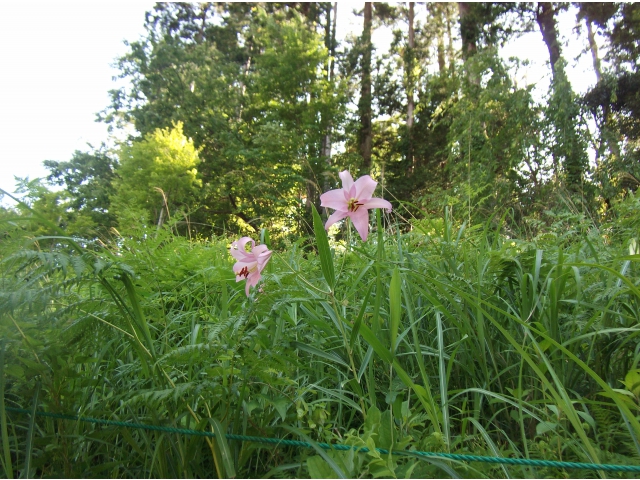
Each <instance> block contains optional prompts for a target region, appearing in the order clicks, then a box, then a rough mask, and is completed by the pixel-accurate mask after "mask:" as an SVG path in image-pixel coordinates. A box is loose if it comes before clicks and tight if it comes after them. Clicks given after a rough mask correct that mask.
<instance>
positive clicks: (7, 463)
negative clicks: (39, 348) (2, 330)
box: [0, 340, 13, 478]
mask: <svg viewBox="0 0 640 480" xmlns="http://www.w3.org/2000/svg"><path fill="white" fill-rule="evenodd" d="M4 349H5V342H4V340H3V341H2V347H1V348H0V427H1V428H2V453H3V454H4V458H3V460H2V467H3V468H4V471H5V475H6V476H7V478H13V465H12V463H11V450H10V448H9V432H8V429H7V412H6V410H5V405H4V393H5V392H4V389H5V383H4Z"/></svg>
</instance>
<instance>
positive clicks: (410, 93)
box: [407, 2, 415, 129]
mask: <svg viewBox="0 0 640 480" xmlns="http://www.w3.org/2000/svg"><path fill="white" fill-rule="evenodd" d="M413 4H414V2H409V39H408V40H409V46H408V52H407V127H408V128H409V129H410V128H411V127H412V126H413V108H414V105H413V83H414V79H413V68H414V61H413V59H414V47H415V32H414V30H413V18H414V14H413Z"/></svg>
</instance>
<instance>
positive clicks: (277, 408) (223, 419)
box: [0, 202, 640, 478]
mask: <svg viewBox="0 0 640 480" xmlns="http://www.w3.org/2000/svg"><path fill="white" fill-rule="evenodd" d="M626 205H627V206H626V208H627V211H626V212H624V213H623V212H621V213H620V218H628V221H629V222H633V221H635V220H634V219H636V218H638V215H637V211H638V209H637V202H635V203H628V204H626ZM572 223H573V224H575V220H568V221H567V222H566V223H563V222H561V221H558V222H557V226H555V227H553V228H550V229H549V228H548V229H547V232H546V233H545V235H541V236H538V237H537V238H532V239H530V240H525V239H513V238H509V237H508V236H506V235H505V234H504V233H503V232H502V230H501V228H500V227H498V228H496V227H494V226H492V224H491V223H489V222H487V223H485V224H475V225H473V226H469V227H465V226H460V225H459V224H456V223H455V222H454V220H453V218H452V216H451V215H450V213H449V212H447V214H446V215H445V217H444V218H435V219H433V221H432V222H430V223H427V222H425V221H416V222H415V224H414V229H413V230H412V231H411V232H410V233H406V234H400V233H399V232H398V231H397V230H396V227H395V226H394V227H393V229H391V230H388V231H387V232H385V231H383V230H381V229H380V228H381V222H378V228H379V230H378V231H377V232H374V234H373V235H372V236H371V239H370V241H369V243H364V244H363V243H360V242H358V243H357V244H350V243H348V242H347V243H346V244H345V250H343V251H342V253H341V252H340V251H335V250H334V251H331V250H330V248H329V247H328V246H327V245H324V246H322V241H321V240H322V238H323V235H326V234H325V232H324V230H323V229H320V230H318V231H317V232H316V233H317V236H318V235H319V237H318V238H317V240H318V242H319V250H318V255H316V254H314V253H313V252H309V251H306V252H305V251H304V250H303V249H302V248H301V245H302V241H299V242H297V243H291V244H288V245H287V247H286V248H284V249H280V250H278V251H277V252H276V253H275V254H274V256H273V257H272V259H271V262H270V264H269V267H268V268H267V269H266V270H265V272H263V273H264V280H263V282H262V285H261V288H260V289H256V290H255V293H253V294H252V296H251V297H249V298H247V297H246V296H245V293H244V288H243V285H242V284H241V283H236V282H235V278H234V275H233V272H232V269H231V266H232V263H233V259H232V258H231V256H230V255H229V254H228V244H229V241H228V240H226V239H224V238H212V239H210V240H207V241H204V240H198V241H194V240H192V241H189V240H187V239H185V238H184V237H181V236H177V235H175V234H172V233H171V232H170V231H169V230H168V229H160V230H157V229H156V228H155V227H154V226H150V227H140V228H139V229H138V230H130V231H129V234H128V235H127V236H125V237H121V238H120V239H119V241H118V242H117V244H114V245H113V246H111V247H109V248H107V249H95V248H88V247H82V245H81V244H78V243H76V242H74V241H72V240H71V239H65V238H62V237H59V236H58V237H55V238H51V237H49V238H47V237H44V236H41V237H39V238H37V239H35V240H34V239H29V238H24V239H23V240H22V242H21V243H19V242H9V243H7V244H6V247H4V248H3V251H2V254H3V257H2V261H1V263H0V266H1V268H2V270H1V281H2V285H3V287H2V299H1V301H0V305H1V307H0V334H1V336H2V338H3V339H4V345H5V347H4V363H3V369H4V376H3V382H4V383H3V384H2V385H3V388H4V389H5V395H4V399H5V406H9V407H21V408H25V407H26V408H32V407H33V408H36V407H37V409H40V410H46V411H51V412H58V413H71V412H79V413H81V414H82V415H86V416H91V417H98V418H112V419H120V420H130V421H135V422H145V423H150V424H161V425H168V426H176V427H181V428H194V429H207V430H210V431H215V432H217V433H218V434H221V433H222V432H228V433H236V434H243V435H255V436H267V437H278V436H283V435H294V437H295V436H298V437H299V438H303V439H306V438H308V439H310V440H311V441H314V442H315V441H322V442H341V443H346V444H349V445H354V446H367V447H368V448H370V449H373V448H375V447H381V448H386V449H390V448H391V449H395V450H403V449H409V450H411V449H415V450H427V451H436V452H438V451H442V452H451V453H471V454H475V455H490V456H510V455H514V456H518V457H525V458H543V459H553V460H573V461H588V462H597V461H601V462H604V461H612V462H615V463H633V462H634V461H636V459H637V458H638V456H639V455H640V454H639V453H638V452H639V451H638V449H637V448H636V447H635V443H634V438H637V435H638V433H639V431H640V425H639V424H638V421H637V415H638V411H639V408H640V407H639V404H638V400H637V397H636V396H635V392H636V390H637V388H636V387H637V385H636V383H637V382H635V380H634V378H635V377H634V375H636V373H637V372H636V370H637V369H638V363H639V362H640V360H639V359H638V356H637V349H638V338H639V337H638V332H639V331H640V330H639V327H638V326H639V322H640V318H639V317H638V315H637V312H638V311H640V305H639V302H640V284H639V283H638V276H637V270H638V265H637V260H638V258H637V255H635V252H637V249H636V247H635V246H633V245H637V229H636V228H635V227H636V225H635V224H634V223H627V224H624V223H620V224H611V225H606V226H603V227H602V228H600V229H599V228H597V227H595V226H593V225H591V226H590V227H589V228H586V229H585V231H587V232H588V234H587V235H585V233H584V231H583V230H579V229H574V230H572V231H566V230H565V229H566V226H567V225H570V224H572ZM636 223H637V222H636ZM316 224H317V225H319V226H321V222H320V219H319V218H316ZM606 232H610V233H606ZM613 232H615V234H613ZM19 234H20V232H16V233H12V234H11V235H19ZM320 234H322V235H320ZM376 234H377V235H376ZM632 240H635V242H636V243H635V244H633V242H632ZM36 242H37V243H36ZM324 242H325V243H326V237H325V240H324ZM630 244H632V250H631V253H633V255H629V248H630V247H629V245H630ZM330 270H332V272H333V273H331V271H330ZM327 282H329V284H330V285H331V286H332V288H331V291H327V289H326V288H327V287H326V285H327ZM636 376H637V375H636ZM38 388H39V389H40V390H39V394H38V395H37V396H35V394H36V392H37V391H38ZM623 390H627V391H628V394H627V393H621V392H622V391H623ZM34 398H35V399H36V400H33V399H34ZM6 418H7V420H6V425H7V427H6V436H7V438H8V439H9V440H8V442H4V443H6V444H7V445H8V452H9V453H8V458H10V462H8V461H7V460H6V457H7V455H6V452H3V458H4V460H3V462H4V465H5V466H4V468H5V471H7V472H8V468H9V467H8V465H9V464H10V465H11V466H12V468H13V472H14V474H16V475H17V474H19V473H22V470H21V469H22V468H23V465H24V464H25V460H26V459H28V460H29V462H30V468H31V469H32V471H33V473H34V475H40V476H44V475H56V474H64V475H66V476H85V477H87V476H102V475H106V474H108V475H109V476H111V475H113V476H119V477H129V476H132V477H133V476H135V477H139V476H156V477H162V476H173V477H175V476H188V477H191V476H205V475H207V476H212V475H216V476H227V475H233V474H234V473H235V474H236V475H238V476H245V477H248V476H252V477H253V476H264V475H266V474H269V473H270V474H271V475H273V474H275V473H276V472H277V473H278V475H279V476H286V477H288V476H292V477H294V476H295V477H301V476H302V477H306V476H310V477H318V476H323V477H326V476H333V475H336V474H338V473H340V474H344V475H345V476H349V477H356V476H357V477H379V476H385V477H390V476H399V475H401V476H412V477H421V478H424V477H432V476H442V475H449V476H456V475H458V476H464V477H478V476H481V477H484V476H487V477H496V476H500V477H502V476H507V475H508V476H514V475H515V476H520V475H522V476H540V475H542V474H543V473H544V474H545V475H552V476H557V475H558V474H559V472H558V471H556V470H544V471H542V470H535V469H531V468H524V469H523V468H521V467H508V466H490V465H479V464H470V465H464V464H459V463H445V462H440V461H437V460H435V459H432V460H422V459H420V460H419V459H417V458H412V457H401V456H392V455H382V454H379V453H377V452H375V451H373V450H372V451H371V452H370V453H367V454H364V453H355V452H353V451H352V452H326V453H325V452H323V453H324V455H322V456H316V453H314V452H313V451H305V450H300V449H293V448H290V447H264V446H259V445H258V444H252V443H241V442H217V441H216V443H209V444H208V443H207V440H205V439H203V438H201V437H185V436H178V435H173V434H165V433H160V432H144V431H140V430H136V431H134V430H126V429H123V428H112V427H109V428H107V427H100V426H95V425H91V424H83V423H76V422H69V421H64V420H56V421H52V420H48V419H42V418H37V419H36V420H35V424H34V425H33V426H32V427H29V423H28V419H27V418H25V417H22V416H19V415H17V414H14V413H7V415H6ZM604 432H608V433H607V434H604ZM610 436H613V437H615V438H616V439H617V440H616V442H612V441H611V438H612V437H610ZM4 443H3V444H4ZM619 445H625V447H624V448H620V447H619ZM5 450H6V448H5ZM71 458H73V459H74V460H73V461H70V459H71ZM294 465H295V466H294ZM16 472H17V473H16ZM212 472H215V473H212ZM545 472H546V473H545ZM566 473H568V474H571V475H573V474H574V473H575V474H576V475H581V474H582V472H580V471H577V472H566ZM563 474H564V473H563Z"/></svg>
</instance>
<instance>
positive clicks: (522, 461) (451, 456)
mask: <svg viewBox="0 0 640 480" xmlns="http://www.w3.org/2000/svg"><path fill="white" fill-rule="evenodd" d="M5 410H6V411H8V412H15V413H25V414H30V413H31V412H29V410H25V409H23V408H12V407H5ZM36 415H39V416H41V417H51V418H61V419H64V420H75V421H80V422H89V423H95V424H98V425H110V426H114V427H126V428H139V429H144V430H156V431H160V432H167V433H179V434H182V435H197V436H200V437H215V434H214V433H212V432H204V431H200V430H191V429H186V428H174V427H163V426H160V425H147V424H144V423H132V422H119V421H115V420H101V419H99V418H91V417H79V416H76V415H65V414H62V413H48V412H36ZM225 436H226V438H227V439H228V440H238V441H241V442H257V443H270V444H274V445H286V446H292V447H304V448H313V447H312V445H311V444H309V443H308V442H301V441H299V440H287V439H284V438H266V437H252V436H247V435H233V434H230V433H228V434H226V435H225ZM317 445H318V446H319V447H321V448H324V449H326V450H356V451H358V452H363V453H366V452H368V451H369V449H368V448H367V447H356V446H352V445H343V444H339V443H336V444H328V443H321V442H318V443H317ZM376 450H377V451H378V452H379V453H381V454H388V453H392V454H393V455H403V456H411V457H429V458H439V459H447V460H461V461H466V462H484V463H502V464H506V465H528V466H532V467H552V468H577V469H586V470H605V471H609V472H640V466H636V465H611V464H595V463H579V462H557V461H552V460H530V459H526V458H500V457H481V456H479V455H461V454H457V453H436V452H421V451H410V450H397V451H391V452H390V451H389V450H386V449H384V448H376Z"/></svg>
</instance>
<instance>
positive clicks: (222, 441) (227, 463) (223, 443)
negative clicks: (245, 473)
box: [210, 418, 236, 478]
mask: <svg viewBox="0 0 640 480" xmlns="http://www.w3.org/2000/svg"><path fill="white" fill-rule="evenodd" d="M210 421H211V425H212V426H213V433H215V434H216V446H217V447H218V449H219V450H220V456H221V457H222V464H223V465H224V470H225V473H226V476H227V478H235V477H236V469H235V467H234V465H233V457H232V456H231V449H230V448H229V443H228V442H227V437H226V432H225V430H224V429H223V428H222V425H220V422H218V420H216V419H215V418H212V419H210Z"/></svg>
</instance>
